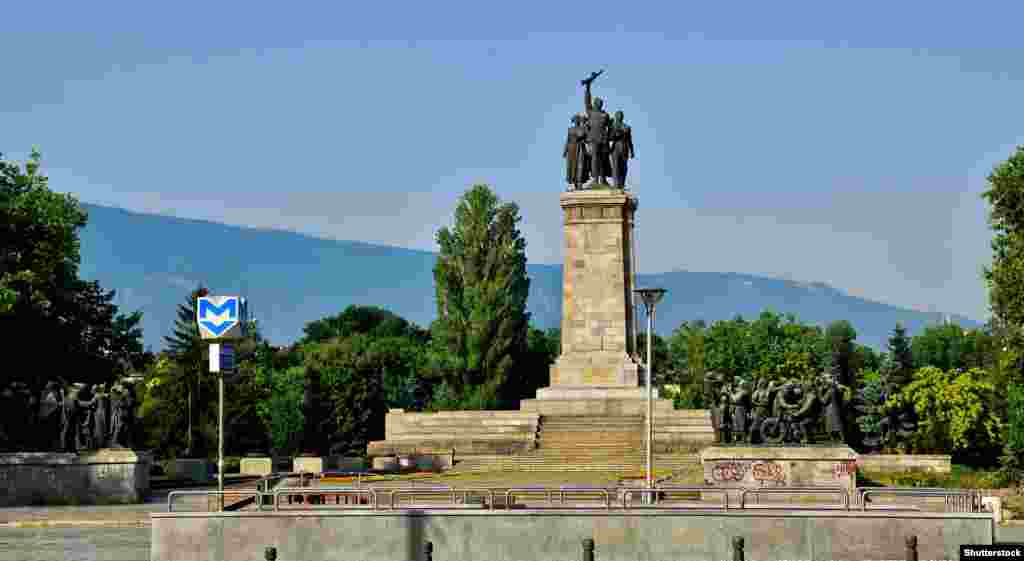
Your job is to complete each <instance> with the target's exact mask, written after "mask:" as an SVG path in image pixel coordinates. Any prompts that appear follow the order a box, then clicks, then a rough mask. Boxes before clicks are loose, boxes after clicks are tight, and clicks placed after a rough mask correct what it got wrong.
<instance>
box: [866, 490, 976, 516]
mask: <svg viewBox="0 0 1024 561" xmlns="http://www.w3.org/2000/svg"><path fill="white" fill-rule="evenodd" d="M872 495H895V496H899V497H921V498H930V497H936V498H942V499H943V505H944V507H945V510H946V512H984V509H983V505H982V504H981V492H980V491H978V490H977V489H945V488H942V487H918V488H907V487H858V488H857V498H858V500H859V502H860V509H861V510H871V509H870V508H869V507H868V503H870V502H871V501H870V500H869V498H870V497H871V496H872Z"/></svg>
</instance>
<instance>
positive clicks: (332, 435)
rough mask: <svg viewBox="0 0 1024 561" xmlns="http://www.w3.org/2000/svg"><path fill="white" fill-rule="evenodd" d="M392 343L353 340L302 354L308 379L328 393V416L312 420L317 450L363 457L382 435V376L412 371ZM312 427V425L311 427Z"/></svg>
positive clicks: (329, 342)
mask: <svg viewBox="0 0 1024 561" xmlns="http://www.w3.org/2000/svg"><path fill="white" fill-rule="evenodd" d="M394 343H395V341H394V340H393V338H380V339H378V338H373V337H371V336H370V335H366V334H362V333H360V334H355V335H351V336H349V337H345V338H334V339H329V340H327V341H325V342H323V343H315V344H312V345H308V346H306V347H304V348H303V362H304V365H305V367H306V368H307V369H308V375H309V376H311V377H313V378H314V379H315V380H317V381H318V383H319V385H320V387H321V388H322V391H323V392H324V397H325V399H324V403H325V404H326V407H327V410H326V414H323V415H319V416H318V418H316V419H314V420H313V423H315V425H314V428H315V430H316V431H317V434H318V435H320V440H319V441H317V442H315V443H313V446H314V447H315V448H319V449H327V450H328V451H329V453H330V454H346V455H359V456H361V455H364V454H365V453H366V446H367V444H368V443H369V442H370V441H371V440H379V439H381V438H383V435H384V414H385V412H386V410H387V407H388V403H387V401H386V400H385V389H384V386H385V384H384V373H385V372H386V371H388V370H392V371H401V370H403V369H404V370H408V369H409V367H410V366H409V365H408V364H405V365H403V364H402V363H403V360H407V359H408V357H406V356H404V355H403V354H402V353H401V351H397V350H396V349H395V345H394ZM307 426H308V425H307Z"/></svg>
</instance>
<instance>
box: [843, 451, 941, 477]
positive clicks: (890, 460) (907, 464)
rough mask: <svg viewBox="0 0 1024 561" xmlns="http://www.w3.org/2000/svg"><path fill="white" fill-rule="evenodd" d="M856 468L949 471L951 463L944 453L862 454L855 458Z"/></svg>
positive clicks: (896, 470) (897, 470) (884, 470)
mask: <svg viewBox="0 0 1024 561" xmlns="http://www.w3.org/2000/svg"><path fill="white" fill-rule="evenodd" d="M857 468H858V469H861V470H864V471H870V472H890V473H891V472H904V473H905V472H910V471H931V472H935V473H949V472H950V471H951V470H952V464H951V463H950V457H949V456H947V455H944V454H863V455H861V456H860V458H859V459H858V460H857Z"/></svg>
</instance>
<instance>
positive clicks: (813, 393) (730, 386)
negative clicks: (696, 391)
mask: <svg viewBox="0 0 1024 561" xmlns="http://www.w3.org/2000/svg"><path fill="white" fill-rule="evenodd" d="M704 395H705V400H706V401H707V403H709V404H710V409H711V420H712V425H713V426H714V428H715V436H716V440H717V442H719V443H721V444H769V445H773V444H811V443H823V442H832V443H837V442H843V441H844V436H843V407H844V405H843V392H842V387H841V386H840V385H839V383H838V382H836V380H835V378H834V377H833V376H831V375H829V374H821V375H819V376H816V377H812V378H805V379H800V380H797V379H783V380H769V379H767V378H759V379H757V381H756V382H752V381H751V380H750V379H743V378H739V377H737V378H734V379H727V378H726V377H725V376H724V375H721V374H718V373H715V372H709V373H707V374H706V375H705V377H704Z"/></svg>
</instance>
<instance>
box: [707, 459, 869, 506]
mask: <svg viewBox="0 0 1024 561" xmlns="http://www.w3.org/2000/svg"><path fill="white" fill-rule="evenodd" d="M701 464H702V465H703V467H704V484H705V485H710V486H714V487H727V488H733V489H737V490H736V491H730V497H729V499H730V501H732V500H737V501H738V500H739V498H740V494H741V489H771V488H778V487H828V488H837V489H840V490H841V491H842V492H845V493H847V494H848V496H849V498H850V500H851V501H852V500H853V499H854V498H855V497H856V488H857V453H856V452H854V451H853V449H851V448H850V447H848V446H712V447H708V448H705V449H704V450H703V451H702V452H701ZM788 495H790V496H789V497H787V498H789V499H793V498H796V499H797V500H806V501H815V502H829V503H841V502H842V501H843V499H842V496H841V495H839V494H836V493H825V492H823V493H821V494H813V495H812V494H809V493H797V492H793V493H789V494H788ZM749 496H750V495H749V494H748V497H749ZM778 499H779V495H774V496H773V494H770V492H769V494H765V495H764V496H763V498H762V499H761V500H762V501H771V500H775V501H777V500H778ZM748 500H750V499H748Z"/></svg>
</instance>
